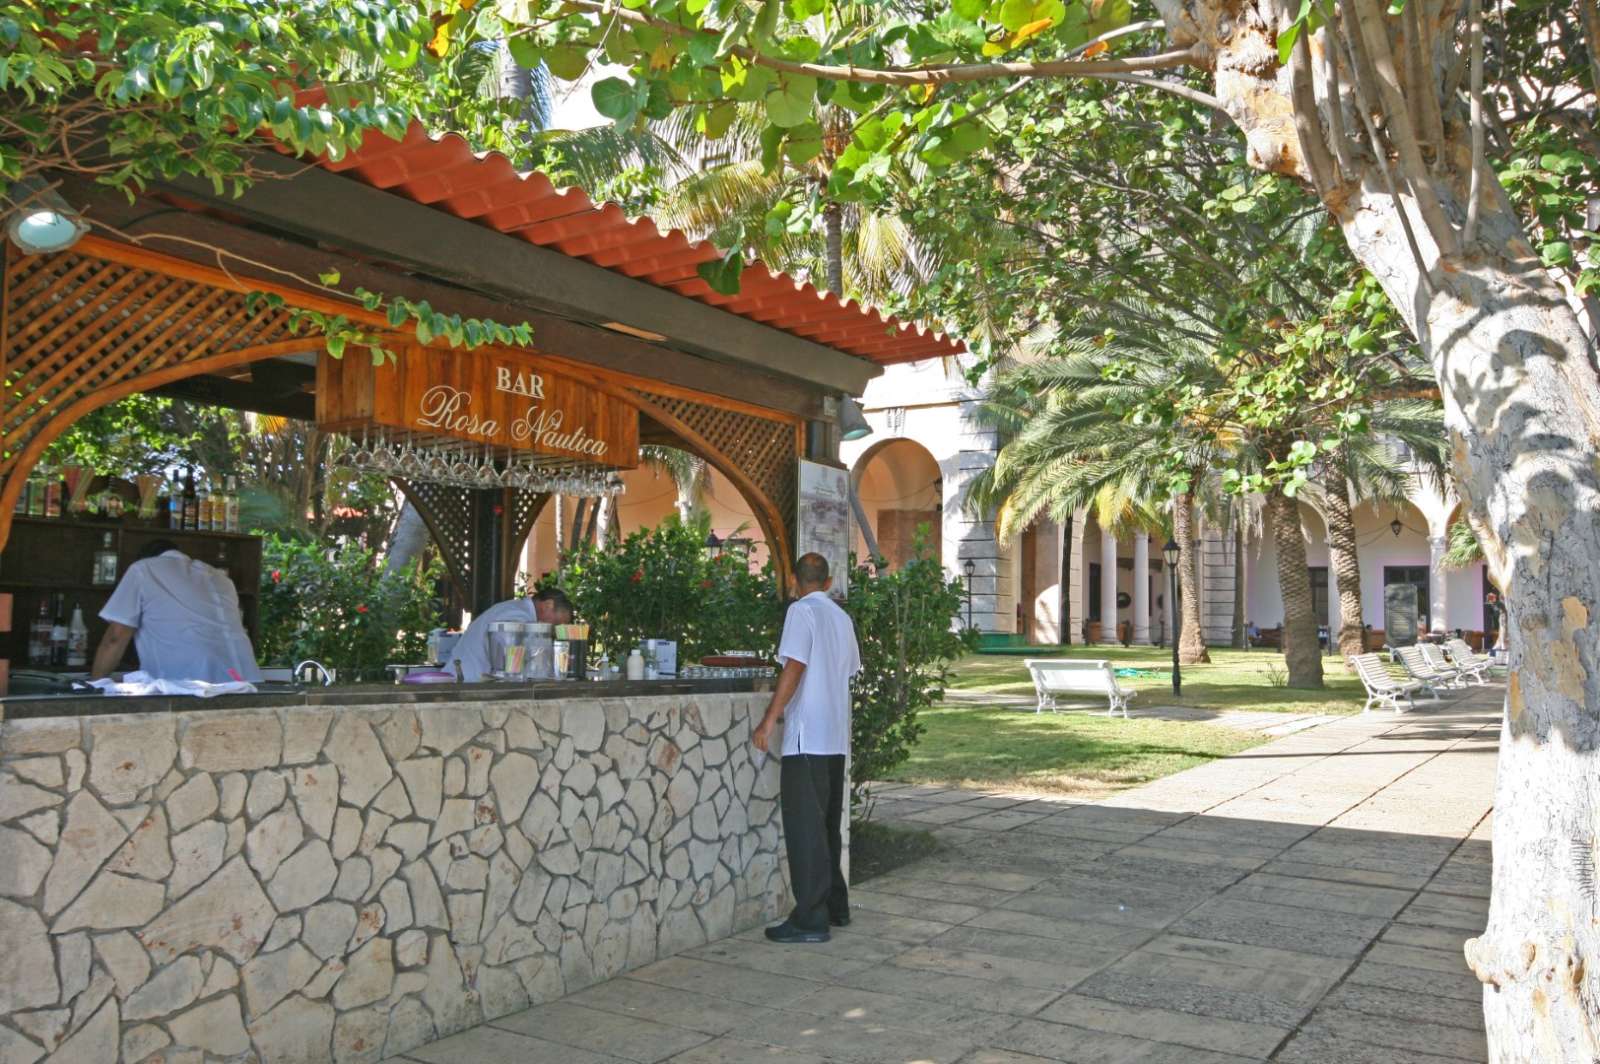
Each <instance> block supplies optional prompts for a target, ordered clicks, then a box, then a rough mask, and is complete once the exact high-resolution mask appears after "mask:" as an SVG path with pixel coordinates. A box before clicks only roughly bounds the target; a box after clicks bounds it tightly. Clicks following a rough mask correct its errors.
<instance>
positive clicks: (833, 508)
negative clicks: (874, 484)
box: [795, 459, 852, 599]
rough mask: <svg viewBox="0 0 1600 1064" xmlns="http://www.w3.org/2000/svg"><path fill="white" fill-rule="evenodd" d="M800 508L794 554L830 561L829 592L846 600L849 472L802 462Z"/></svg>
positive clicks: (803, 460)
mask: <svg viewBox="0 0 1600 1064" xmlns="http://www.w3.org/2000/svg"><path fill="white" fill-rule="evenodd" d="M799 507H800V513H799V515H798V517H799V520H797V521H796V522H795V529H796V537H795V555H796V556H797V557H798V556H799V555H801V554H811V553H813V552H815V553H817V554H820V555H822V556H823V557H824V558H826V559H828V572H829V573H831V574H833V587H832V589H831V591H830V593H831V594H832V595H833V597H834V598H836V599H843V598H844V597H845V596H846V595H847V594H848V593H849V590H850V543H851V538H852V537H851V528H850V471H849V470H848V469H836V468H834V467H833V466H826V465H820V464H818V463H816V462H808V461H806V460H805V459H801V460H800V491H799Z"/></svg>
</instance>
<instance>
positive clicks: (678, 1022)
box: [565, 977, 764, 1035]
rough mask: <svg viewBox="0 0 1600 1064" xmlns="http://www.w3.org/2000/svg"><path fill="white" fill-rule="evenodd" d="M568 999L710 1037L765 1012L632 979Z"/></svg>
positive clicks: (605, 984)
mask: <svg viewBox="0 0 1600 1064" xmlns="http://www.w3.org/2000/svg"><path fill="white" fill-rule="evenodd" d="M565 1000H566V1001H570V1002H572V1003H573V1004H574V1005H582V1006H584V1007H585V1008H591V1009H599V1010H601V1011H604V1012H614V1013H616V1014H617V1015H619V1016H629V1017H635V1018H640V1019H645V1020H653V1021H655V1022H656V1023H666V1024H671V1025H672V1026H674V1027H686V1028H688V1029H689V1030H691V1031H700V1032H701V1033H703V1034H708V1035H720V1034H726V1033H727V1032H729V1031H732V1030H733V1029H735V1028H737V1027H743V1026H744V1025H745V1024H747V1023H749V1022H750V1021H751V1019H752V1017H754V1016H757V1015H759V1014H760V1013H761V1012H762V1011H764V1010H762V1009H761V1008H760V1007H759V1006H755V1005H746V1004H743V1003H740V1002H735V1001H729V1000H728V999H727V998H719V997H708V996H706V995H705V994H697V993H695V992H694V991H692V990H684V989H679V988H678V987H672V986H659V985H657V984H655V983H647V982H644V981H643V980H640V979H632V978H628V977H623V978H620V979H608V980H607V981H605V982H603V983H597V984H595V985H594V986H592V987H590V988H589V989H587V990H580V991H578V993H576V994H573V995H572V996H571V997H568V998H566V999H565Z"/></svg>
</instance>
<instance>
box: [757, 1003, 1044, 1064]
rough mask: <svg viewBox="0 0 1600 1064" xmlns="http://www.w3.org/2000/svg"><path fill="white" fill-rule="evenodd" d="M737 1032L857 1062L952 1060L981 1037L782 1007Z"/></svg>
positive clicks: (946, 1063) (941, 1063)
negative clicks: (933, 1031)
mask: <svg viewBox="0 0 1600 1064" xmlns="http://www.w3.org/2000/svg"><path fill="white" fill-rule="evenodd" d="M1019 1022H1020V1021H1019ZM741 1037H743V1038H748V1039H750V1040H751V1041H754V1042H765V1043H767V1044H769V1045H776V1046H783V1047H785V1048H787V1049H798V1050H802V1051H804V1052H807V1053H816V1054H818V1055H820V1056H824V1057H828V1058H830V1059H837V1060H844V1061H853V1062H856V1064H906V1062H911V1061H915V1062H916V1064H955V1062H956V1061H957V1060H959V1059H960V1058H961V1057H963V1056H965V1055H966V1054H967V1052H968V1051H969V1050H971V1049H973V1048H974V1047H975V1046H976V1045H977V1044H978V1042H979V1040H978V1039H976V1038H964V1037H962V1036H959V1035H952V1034H928V1033H925V1032H921V1031H914V1030H911V1029H909V1028H906V1027H901V1026H890V1025H888V1024H884V1023H873V1022H869V1021H863V1020H842V1019H839V1018H837V1017H827V1018H822V1017H817V1016H808V1015H805V1014H803V1013H797V1012H781V1011H780V1012H775V1013H773V1014H771V1015H770V1016H766V1017H763V1018H762V1019H761V1020H759V1021H758V1022H756V1023H753V1024H751V1025H750V1026H749V1027H748V1028H747V1029H745V1030H744V1031H743V1032H741Z"/></svg>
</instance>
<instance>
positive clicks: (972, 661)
mask: <svg viewBox="0 0 1600 1064" xmlns="http://www.w3.org/2000/svg"><path fill="white" fill-rule="evenodd" d="M1029 656H1030V657H1037V658H1105V659H1107V660H1108V661H1110V662H1111V663H1112V664H1113V665H1114V666H1116V667H1117V668H1119V669H1121V668H1133V669H1140V670H1144V671H1148V672H1150V673H1152V675H1149V676H1133V677H1118V682H1120V683H1121V684H1122V685H1123V686H1124V687H1132V688H1133V689H1134V690H1137V691H1138V692H1140V693H1139V696H1138V697H1137V698H1135V699H1134V700H1133V704H1132V712H1133V713H1134V714H1135V715H1137V714H1138V712H1139V707H1140V706H1194V707H1198V708H1204V709H1219V710H1220V709H1252V710H1266V711H1271V712H1278V713H1356V712H1359V711H1360V709H1361V703H1363V702H1365V701H1366V694H1365V693H1364V692H1363V691H1362V689H1361V681H1360V680H1358V679H1357V678H1356V675H1355V673H1353V672H1349V671H1347V670H1346V669H1345V667H1344V664H1343V663H1342V662H1341V661H1340V660H1339V658H1338V656H1337V655H1335V656H1331V657H1324V658H1323V659H1322V678H1323V682H1324V683H1325V684H1326V685H1327V686H1326V687H1325V688H1324V689H1323V690H1320V691H1297V690H1294V689H1293V688H1289V687H1283V686H1281V684H1282V683H1283V681H1284V680H1285V679H1287V678H1288V674H1287V672H1286V670H1285V669H1284V665H1283V655H1281V654H1279V653H1278V652H1276V651H1272V650H1226V649H1218V648H1216V647H1212V648H1211V664H1209V665H1185V666H1184V667H1183V697H1182V698H1173V697H1172V651H1171V650H1170V649H1163V648H1161V647H1121V646H1094V647H1072V648H1070V649H1069V648H1064V647H1040V648H1039V653H1037V654H1031V655H1029ZM1022 662H1023V658H1022V657H1020V656H1013V655H1009V654H971V655H968V656H967V657H965V658H963V659H961V660H960V661H959V662H957V663H956V664H955V666H954V667H952V669H951V670H950V671H951V683H950V687H951V689H952V690H957V691H988V692H992V693H994V694H1005V695H1026V696H1027V697H1029V698H1032V697H1033V681H1032V680H1030V679H1028V670H1027V669H1026V668H1025V667H1024V666H1023V664H1022Z"/></svg>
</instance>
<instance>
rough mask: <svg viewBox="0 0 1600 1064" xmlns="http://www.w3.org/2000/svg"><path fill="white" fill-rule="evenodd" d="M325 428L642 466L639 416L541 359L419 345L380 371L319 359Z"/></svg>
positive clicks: (368, 363)
mask: <svg viewBox="0 0 1600 1064" xmlns="http://www.w3.org/2000/svg"><path fill="white" fill-rule="evenodd" d="M317 425H318V427H320V428H324V429H334V430H339V431H344V432H349V431H350V430H351V429H354V428H365V427H376V426H381V427H384V428H388V429H396V430H400V431H403V432H407V433H412V434H415V435H416V436H418V437H423V438H428V439H452V440H461V441H464V442H468V443H482V444H486V445H489V446H492V447H496V448H499V449H504V450H513V451H532V452H536V453H538V454H547V455H558V456H561V457H566V458H574V459H579V460H582V461H587V462H594V463H596V464H599V465H606V466H612V467H615V468H624V469H627V468H632V467H634V466H637V465H638V464H639V412H638V410H636V409H635V408H634V407H632V406H630V405H628V404H627V403H624V402H622V401H621V400H619V399H617V398H615V397H613V396H611V395H609V394H607V393H606V392H603V391H601V390H599V389H598V388H595V387H593V386H591V385H589V384H587V383H585V382H583V381H581V380H577V379H575V378H573V377H569V376H565V375H563V374H561V373H559V372H556V371H554V370H552V369H551V368H550V366H549V365H548V363H545V362H544V361H543V360H541V359H539V358H538V357H537V356H535V355H525V354H521V353H519V352H511V351H505V350H500V349H492V348H490V349H482V350H475V351H452V350H441V349H439V348H432V347H419V346H415V345H409V346H402V347H399V348H397V349H396V350H395V361H394V362H393V363H388V362H385V363H383V364H382V365H377V366H375V365H373V364H372V360H371V359H369V358H365V357H362V356H360V355H352V356H348V357H345V358H334V357H332V356H331V355H328V354H327V353H324V354H323V355H322V357H321V358H320V359H318V361H317Z"/></svg>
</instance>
